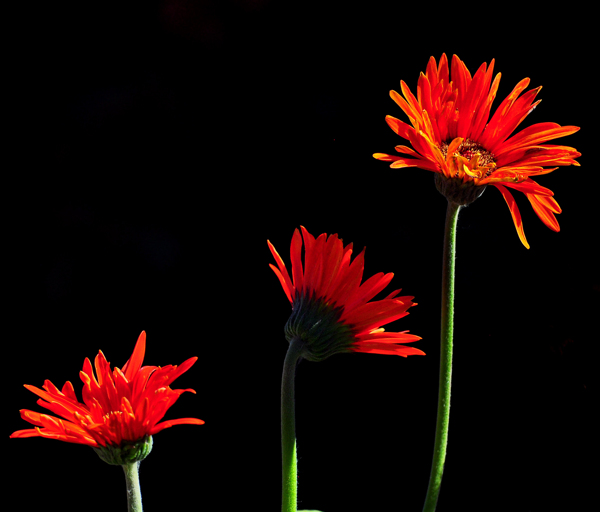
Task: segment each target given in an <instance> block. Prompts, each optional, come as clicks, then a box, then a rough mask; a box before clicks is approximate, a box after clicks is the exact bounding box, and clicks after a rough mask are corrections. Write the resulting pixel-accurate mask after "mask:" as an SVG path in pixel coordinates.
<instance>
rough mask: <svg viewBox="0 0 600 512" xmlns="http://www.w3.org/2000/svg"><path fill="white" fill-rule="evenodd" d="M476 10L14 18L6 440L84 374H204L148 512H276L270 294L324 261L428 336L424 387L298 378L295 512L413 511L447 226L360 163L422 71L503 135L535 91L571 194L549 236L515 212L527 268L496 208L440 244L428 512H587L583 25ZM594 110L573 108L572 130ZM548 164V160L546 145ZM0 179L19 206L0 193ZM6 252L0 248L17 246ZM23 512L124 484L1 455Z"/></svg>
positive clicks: (60, 456) (499, 203) (49, 11)
mask: <svg viewBox="0 0 600 512" xmlns="http://www.w3.org/2000/svg"><path fill="white" fill-rule="evenodd" d="M487 9H488V8H487V7H486V8H485V9H483V10H482V7H481V4H474V5H469V4H461V5H460V6H457V5H455V4H452V5H450V4H448V5H446V6H444V7H429V6H425V5H424V4H418V5H410V6H409V5H408V4H402V5H401V6H400V8H398V9H393V10H392V9H379V8H378V7H376V6H375V5H373V4H370V3H369V4H368V5H363V6H361V8H360V9H358V8H351V7H350V6H349V4H341V5H334V4H330V7H328V8H324V7H323V6H322V5H320V4H317V5H315V6H311V5H308V4H290V3H284V2H273V1H268V0H256V1H251V0H237V1H233V0H228V1H225V0H221V1H216V0H205V1H198V2H193V1H191V0H155V1H152V2H125V3H122V2H80V3H78V5H77V6H75V7H73V6H71V5H68V6H67V5H65V4H61V5H57V4H55V3H51V4H44V5H43V6H34V5H33V4H27V6H22V9H20V10H19V12H18V13H17V14H15V16H14V17H12V18H9V19H11V20H12V21H13V22H14V23H11V24H12V25H13V26H12V28H13V29H14V31H12V32H10V35H11V38H10V40H11V45H10V46H9V48H8V53H9V55H10V58H9V67H8V76H7V77H6V78H5V81H7V82H9V86H11V89H10V90H11V92H10V94H8V95H7V97H6V98H5V99H6V100H7V104H8V106H9V114H10V116H11V117H10V118H9V122H8V123H7V124H8V128H9V131H10V134H9V137H8V138H7V139H5V142H6V149H5V156H7V157H8V158H7V159H6V161H7V165H6V167H5V174H6V175H7V180H6V183H7V184H6V188H5V190H4V196H5V204H6V205H7V206H8V211H7V215H6V216H5V222H6V224H7V227H8V228H9V230H8V233H10V238H9V239H8V243H7V244H6V245H5V253H7V256H8V261H9V263H7V265H6V266H5V272H6V274H5V277H6V278H7V279H6V283H7V286H6V290H7V292H6V296H7V298H8V303H9V305H8V307H7V308H5V320H4V321H5V326H6V327H7V329H5V340H6V341H5V345H4V346H5V354H8V356H7V359H6V361H7V364H5V368H7V369H8V371H7V372H6V371H5V375H6V377H5V382H4V387H5V392H6V393H7V395H8V396H9V397H10V400H9V402H10V403H9V404H8V405H7V406H6V409H5V418H6V419H5V421H6V432H5V435H6V436H7V438H8V435H9V434H10V433H11V432H13V431H15V430H18V429H22V428H27V425H28V424H26V423H25V422H24V421H22V420H21V419H20V418H19V414H18V410H19V409H22V408H28V409H34V410H40V408H39V407H38V406H36V405H35V396H34V395H33V394H31V393H30V392H28V391H27V390H25V389H24V388H23V387H22V384H24V383H27V384H32V385H36V386H41V385H42V384H43V381H44V379H50V380H52V381H53V382H54V383H55V384H56V385H59V386H61V385H62V383H63V382H64V381H65V380H71V381H72V382H73V384H74V385H75V389H76V391H77V393H79V392H80V389H81V383H80V380H79V377H78V373H79V370H80V369H81V365H82V363H83V360H84V358H85V357H90V358H93V357H94V356H95V355H96V354H97V352H98V350H99V349H101V350H102V351H103V352H104V353H105V354H106V356H107V358H108V360H109V361H110V362H111V363H112V364H113V365H116V366H119V367H121V366H122V365H123V364H124V363H125V361H126V360H127V358H128V357H129V355H130V354H131V351H132V349H133V346H134V344H135V341H136V339H137V336H138V335H139V333H140V332H141V331H142V330H146V331H147V333H148V348H147V356H146V362H147V364H153V365H163V366H164V365H166V364H180V363H181V362H183V361H184V360H185V359H187V358H188V357H191V356H194V355H195V356H198V357H199V361H198V362H197V363H196V365H195V366H194V367H192V369H191V370H189V371H188V372H187V373H186V374H185V375H184V376H182V377H181V378H180V379H179V380H178V381H177V382H176V386H175V387H177V388H186V387H192V388H194V389H196V391H197V395H195V396H194V395H191V394H185V395H183V396H182V397H181V399H180V401H179V402H178V403H177V404H176V406H174V407H173V408H172V410H171V411H170V412H169V413H168V416H167V418H176V417H183V416H196V417H199V418H202V419H204V420H205V421H206V424H205V425H203V426H201V427H196V426H177V427H174V428H172V429H169V430H165V431H163V432H162V433H160V434H158V435H157V436H156V437H155V444H154V451H153V452H152V454H151V455H150V457H149V458H148V459H147V460H146V461H145V462H144V463H143V464H142V466H141V485H142V492H143V497H144V504H145V509H146V510H148V511H149V512H151V511H153V510H172V509H175V508H176V507H177V508H185V509H190V510H246V509H248V510H250V509H257V510H258V509H261V510H262V509H264V510H277V509H278V507H279V506H280V505H279V501H280V451H279V450H280V448H279V446H280V438H279V386H280V378H281V368H282V363H283V359H284V356H285V351H286V346H287V343H286V341H285V338H284V336H283V326H284V324H285V322H286V320H287V317H288V315H289V313H290V307H289V303H288V301H287V299H286V297H285V295H284V293H283V291H282V290H281V287H280V285H279V282H278V280H277V278H276V277H275V275H274V274H273V273H272V272H271V270H269V268H268V266H267V264H268V263H270V262H272V257H271V255H270V253H269V251H268V249H267V244H266V240H267V239H269V240H271V242H272V243H273V244H274V245H275V246H276V247H277V248H278V250H279V252H280V253H281V254H282V255H283V257H284V259H285V260H286V261H289V259H288V258H289V256H288V254H289V243H290V240H291V236H292V233H293V230H294V229H295V228H297V227H298V226H299V225H304V226H305V227H306V228H307V229H308V230H309V231H310V232H312V233H313V234H314V235H318V234H320V233H322V232H327V233H338V234H339V235H340V236H341V237H342V238H343V239H344V241H345V242H353V243H354V245H355V247H356V248H357V249H358V250H360V249H361V248H362V247H364V246H367V247H368V250H367V252H366V269H365V274H366V276H370V275H372V274H374V273H376V272H380V271H384V272H394V273H395V278H394V280H393V281H392V285H391V287H390V289H392V287H394V286H395V287H402V288H403V290H404V293H406V294H410V295H414V296H415V301H416V302H418V306H417V307H415V308H413V309H411V314H410V315H409V316H408V317H406V318H404V319H402V320H400V321H398V322H396V323H395V324H391V325H390V326H389V329H390V330H405V329H409V330H410V331H411V332H414V333H415V334H418V335H420V336H422V338H423V339H422V341H420V342H418V343H417V346H418V347H420V348H421V349H423V350H424V351H425V352H426V353H427V356H426V357H412V358H408V359H402V358H397V357H391V356H388V357H386V356H378V355H367V354H348V355H338V356H335V357H332V358H331V359H329V360H327V361H325V362H323V363H310V362H304V363H302V364H301V365H300V366H299V368H298V372H297V437H298V446H299V458H300V460H299V478H300V485H299V498H300V505H301V507H300V508H307V509H313V508H315V509H319V510H323V511H325V512H336V511H355V510H356V511H361V510H369V511H371V510H375V511H378V510H406V511H412V510H420V507H421V506H422V501H423V498H424V495H425V491H426V487H427V481H428V476H429V467H430V461H431V455H432V446H433V435H434V427H435V411H436V397H437V372H438V369H437V366H438V355H439V320H438V318H439V316H438V315H439V303H440V296H439V294H440V292H439V287H440V277H441V268H440V267H441V249H442V247H441V245H442V235H443V224H444V214H445V206H446V204H445V200H444V198H443V197H442V196H441V195H440V194H438V193H437V192H436V190H435V188H434V185H433V176H432V174H431V173H429V172H427V171H422V170H418V169H404V170H392V169H389V167H388V166H387V164H385V163H383V162H377V161H376V160H374V159H373V158H372V154H373V153H374V152H392V151H393V146H394V145H395V144H399V143H402V142H401V141H400V140H399V138H398V137H397V136H396V135H395V134H394V133H393V132H392V131H391V130H390V129H389V128H388V127H387V125H386V123H385V121H384V118H385V115H386V114H390V115H394V116H397V117H401V118H403V119H404V117H403V114H402V112H401V111H400V109H399V108H398V107H397V106H396V105H395V104H394V103H393V101H392V100H391V99H390V98H389V95H388V92H389V90H390V89H396V90H399V81H400V79H404V80H405V81H406V82H407V83H408V84H409V86H410V87H411V88H413V90H415V88H416V81H417V79H418V76H419V72H420V71H424V70H425V66H426V64H427V60H428V59H429V57H430V55H434V56H435V57H436V59H439V57H440V55H441V53H442V52H446V53H447V54H448V57H451V55H452V54H453V53H456V54H457V55H459V56H460V57H461V59H462V60H464V61H465V63H466V64H467V66H468V67H469V68H470V69H471V70H472V71H473V72H474V71H475V70H476V68H477V67H478V66H479V65H480V64H481V63H482V62H484V61H485V62H489V61H490V60H491V59H492V58H496V71H500V72H502V74H503V75H502V81H501V85H500V90H499V94H498V99H497V101H496V103H495V106H497V105H498V104H499V102H500V101H501V99H503V98H504V97H505V96H506V95H507V94H508V93H509V92H510V90H512V87H513V86H514V85H515V84H516V83H517V82H518V81H519V80H520V79H521V78H523V77H525V76H529V77H530V78H531V87H537V86H538V85H544V89H543V90H542V92H541V94H540V97H542V98H543V99H544V101H543V102H542V104H541V105H540V107H538V109H537V110H536V111H535V112H534V113H532V114H531V115H530V117H529V118H528V119H527V121H526V122H525V124H524V125H523V126H526V125H528V124H531V123H533V122H544V121H554V122H558V123H560V124H563V125H569V124H574V125H578V126H581V127H582V130H581V132H579V133H577V134H576V135H572V136H570V137H568V138H566V139H562V140H560V141H558V142H557V143H559V144H561V143H562V144H567V145H572V146H574V147H576V148H577V149H578V150H580V151H581V152H582V153H583V156H582V157H581V158H580V159H579V160H580V162H581V164H582V166H581V167H580V168H578V167H565V168H560V169H559V170H557V171H556V172H554V173H553V174H550V175H547V176H542V177H540V178H539V180H538V181H539V182H540V183H541V184H542V185H544V186H547V187H549V188H550V189H552V190H553V191H555V194H556V196H555V197H556V198H557V200H558V202H559V203H560V205H561V206H562V208H563V210H564V213H563V214H562V215H560V216H559V221H560V224H561V232H560V233H554V232H552V231H550V230H549V229H547V228H546V227H545V226H544V225H543V224H542V223H541V222H540V221H539V219H538V218H537V217H536V215H535V214H534V213H533V210H532V209H531V207H530V205H529V204H528V202H527V200H526V199H525V197H524V196H523V195H522V194H519V193H516V194H515V196H516V200H517V202H518V204H519V206H520V208H521V212H522V215H523V219H524V226H525V232H526V234H527V237H528V239H529V242H530V244H531V249H530V250H529V251H528V250H526V249H525V248H524V247H523V246H522V245H521V243H520V242H519V239H518V237H517V235H516V232H515V229H514V226H513V223H512V220H511V217H510V214H509V211H508V208H507V207H506V204H505V202H504V200H503V199H502V197H501V195H500V194H499V193H498V192H497V191H496V190H495V189H494V188H493V187H491V188H490V189H489V190H487V191H486V192H485V194H484V195H483V197H482V198H481V199H480V200H479V201H477V202H476V203H475V204H473V205H472V206H470V207H469V208H467V209H466V210H465V211H464V212H463V213H462V214H461V219H460V222H459V231H458V259H457V280H456V289H457V308H456V317H455V325H456V330H455V332H456V334H455V339H456V342H455V365H454V386H453V401H452V414H451V424H450V441H449V448H448V458H447V464H446V471H445V476H444V481H443V486H442V492H441V497H440V502H439V508H438V510H439V511H440V512H444V511H448V510H461V511H481V510H511V511H551V510H583V509H584V506H585V504H586V502H588V501H590V502H591V496H592V487H593V481H592V476H591V468H592V463H591V462H590V460H591V457H592V451H593V449H594V444H593V442H592V426H591V425H592V423H591V411H592V405H591V404H592V402H593V400H596V399H597V387H596V386H595V384H594V382H593V379H592V377H593V373H594V372H595V366H593V364H592V358H591V348H592V345H594V344H595V342H597V332H596V330H595V324H596V320H595V317H597V314H598V306H599V300H598V295H599V283H600V279H599V277H598V269H597V259H598V250H597V248H596V244H597V238H598V237H597V225H598V215H597V207H596V204H595V203H596V200H597V199H596V190H597V187H598V173H597V169H596V168H595V164H594V161H593V160H592V157H591V155H592V151H593V149H592V145H591V140H592V137H594V136H595V135H594V131H593V130H594V129H593V125H592V122H591V116H592V114H593V112H592V107H593V108H595V103H593V101H594V100H593V94H594V91H593V90H590V87H589V86H588V84H590V83H591V81H592V80H593V79H594V77H593V73H594V71H593V69H592V68H593V65H592V64H590V63H589V62H590V61H591V58H592V57H591V34H590V33H589V31H588V30H587V27H586V23H587V22H586V20H587V19H590V18H591V13H590V12H588V13H585V12H581V11H569V10H566V11H565V10H562V11H561V12H560V13H559V12H545V13H543V14H540V12H538V11H535V12H528V11H527V9H526V8H523V7H521V8H520V9H519V10H518V11H514V10H510V9H508V10H507V9H506V8H504V7H502V6H501V5H498V6H497V7H496V9H497V11H496V12H492V11H491V9H492V8H489V9H490V10H487ZM590 101H591V103H590ZM551 143H554V141H551ZM12 179H14V181H15V182H16V184H15V185H13V184H12ZM13 233H14V236H13ZM5 453H7V454H8V455H7V458H6V459H5V460H6V464H7V467H9V468H10V475H11V476H10V477H9V486H8V491H7V494H6V496H7V500H8V501H10V500H13V499H19V500H21V504H20V505H19V509H20V510H37V509H40V508H41V507H44V506H47V505H48V504H60V506H61V508H62V509H64V510H80V509H85V510H89V511H96V510H124V509H125V489H124V487H125V483H124V479H123V475H122V472H121V470H120V469H118V468H116V467H111V466H107V465H105V464H103V463H102V462H101V461H100V460H99V459H98V458H97V457H96V455H95V454H94V453H93V452H92V451H91V450H90V449H88V448H86V447H83V446H77V445H70V444H67V443H59V442H54V441H50V440H43V439H28V440H8V439H7V445H5Z"/></svg>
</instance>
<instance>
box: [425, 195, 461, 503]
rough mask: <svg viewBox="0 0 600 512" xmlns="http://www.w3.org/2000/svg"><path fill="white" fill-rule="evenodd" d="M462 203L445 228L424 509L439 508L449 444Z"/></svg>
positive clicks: (453, 207)
mask: <svg viewBox="0 0 600 512" xmlns="http://www.w3.org/2000/svg"><path fill="white" fill-rule="evenodd" d="M460 209H461V205H459V204H456V203H453V202H451V201H448V209H447V210H446V227H445V231H444V261H443V269H442V332H441V349H440V383H439V386H440V387H439V394H438V410H437V422H436V427H435V445H434V449H433V462H432V466H431V475H430V476H429V487H428V488H427V496H426V497H425V505H424V506H423V512H433V511H434V510H435V507H436V504H437V500H438V496H439V494H440V487H441V485H442V474H443V472H444V462H445V460H446V446H447V444H448V424H449V422H450V387H451V383H452V334H453V327H454V260H455V258H456V223H457V221H458V212H459V211H460Z"/></svg>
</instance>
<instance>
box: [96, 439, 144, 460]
mask: <svg viewBox="0 0 600 512" xmlns="http://www.w3.org/2000/svg"><path fill="white" fill-rule="evenodd" d="M94 451H95V452H96V453H97V454H98V457H100V458H101V459H102V460H103V461H104V462H106V463H107V464H113V465H115V466H123V465H125V464H132V463H134V462H139V461H141V460H144V459H145V458H146V457H147V456H148V454H149V453H150V452H151V451H152V436H146V437H144V438H143V439H140V440H139V441H135V442H127V441H125V442H123V444H121V446H110V445H107V446H98V447H97V448H96V447H94Z"/></svg>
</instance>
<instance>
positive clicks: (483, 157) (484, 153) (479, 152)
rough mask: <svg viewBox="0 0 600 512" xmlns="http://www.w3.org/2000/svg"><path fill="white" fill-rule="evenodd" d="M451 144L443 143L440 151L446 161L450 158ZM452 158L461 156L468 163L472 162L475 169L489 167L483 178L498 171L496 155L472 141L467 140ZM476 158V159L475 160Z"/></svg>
mask: <svg viewBox="0 0 600 512" xmlns="http://www.w3.org/2000/svg"><path fill="white" fill-rule="evenodd" d="M449 147H450V144H448V143H447V142H442V143H441V144H440V151H441V153H442V155H444V159H446V158H447V157H448V148H449ZM452 156H455V157H456V156H461V157H463V158H465V159H466V160H467V161H469V162H472V165H473V168H481V167H487V169H486V171H485V174H484V175H483V176H481V177H482V178H487V177H488V176H489V175H490V174H492V172H494V170H495V169H496V160H495V158H494V154H493V153H490V152H489V151H488V150H487V149H485V148H484V147H483V146H482V145H481V144H479V142H475V141H474V140H471V139H465V140H463V141H462V143H461V145H460V146H458V148H457V149H456V150H455V151H454V153H453V155H452ZM474 157H476V158H475V159H474Z"/></svg>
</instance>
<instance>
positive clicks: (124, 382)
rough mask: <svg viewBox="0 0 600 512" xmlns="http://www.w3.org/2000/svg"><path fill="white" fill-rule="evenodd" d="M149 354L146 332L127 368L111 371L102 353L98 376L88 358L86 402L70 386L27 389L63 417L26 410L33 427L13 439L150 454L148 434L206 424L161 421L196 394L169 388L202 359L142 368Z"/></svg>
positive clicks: (96, 363) (106, 451)
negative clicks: (178, 403)
mask: <svg viewBox="0 0 600 512" xmlns="http://www.w3.org/2000/svg"><path fill="white" fill-rule="evenodd" d="M145 350H146V333H145V332H142V333H141V334H140V336H139V338H138V341H137V343H136V345H135V348H134V350H133V354H132V355H131V357H130V358H129V360H128V361H127V362H126V363H125V365H124V366H123V369H122V370H120V369H119V368H115V369H114V370H112V371H111V369H110V365H109V363H108V362H107V360H106V358H105V357H104V354H103V353H102V351H100V352H99V353H98V355H97V356H96V359H95V361H94V367H95V369H96V375H95V376H94V369H93V368H92V364H91V363H90V360H89V359H87V358H86V360H85V362H84V363H83V370H82V371H81V372H79V376H80V377H81V380H82V381H83V391H82V395H83V403H81V402H79V400H78V399H77V396H76V395H75V391H74V389H73V385H72V384H71V383H70V382H66V383H65V385H64V386H63V387H62V389H61V390H59V389H58V388H57V387H56V386H55V385H54V384H52V382H50V381H49V380H46V381H45V382H44V385H43V386H42V387H43V389H39V388H36V387H35V386H29V385H25V387H26V388H27V389H28V390H29V391H31V392H33V393H35V394H36V395H38V396H39V397H40V399H39V400H38V401H37V404H38V405H39V406H41V407H44V408H46V409H48V410H50V411H51V412H53V413H54V414H56V415H57V416H60V417H61V418H57V417H56V416H51V415H48V414H40V413H37V412H34V411H29V410H27V409H23V410H21V417H22V418H23V419H24V420H26V421H28V422H29V423H32V424H33V425H35V428H33V429H27V430H18V431H16V432H14V433H13V434H12V435H11V436H10V437H17V438H18V437H46V438H49V439H58V440H60V441H67V442H70V443H78V444H85V445H88V446H91V447H93V448H96V449H97V451H98V450H100V451H101V452H103V453H104V454H105V456H108V455H110V450H111V449H119V448H123V447H133V448H135V450H138V451H139V449H140V447H141V449H143V450H147V451H148V452H149V448H148V439H150V443H151V437H150V436H153V435H154V434H156V433H158V432H160V431H161V430H163V429H165V428H168V427H172V426H173V425H181V424H184V423H187V424H191V425H202V424H203V423H204V421H202V420H199V419H197V418H179V419H176V420H167V421H161V420H162V418H163V416H164V415H165V413H166V412H167V410H168V409H169V408H170V407H171V406H172V405H173V404H174V403H175V402H176V401H177V399H178V398H179V396H180V395H181V394H182V393H184V392H186V391H191V392H192V393H195V391H194V390H193V389H171V388H170V384H171V383H172V382H173V381H174V380H175V379H176V378H177V377H179V376H180V375H181V374H183V373H185V372H186V371H187V370H189V368H190V367H191V366H192V365H193V364H194V363H195V362H196V360H197V359H198V358H197V357H192V358H191V359H188V360H187V361H185V362H184V363H183V364H181V365H180V366H172V365H169V366H165V367H162V368H161V367H160V366H142V362H143V359H144V353H145ZM136 443H137V446H136ZM150 447H151V444H150ZM146 454H147V453H146ZM99 455H100V456H101V458H104V457H103V455H102V454H101V453H99ZM144 456H145V455H144ZM137 460H140V459H139V458H138V459H137ZM107 462H108V461H107Z"/></svg>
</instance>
